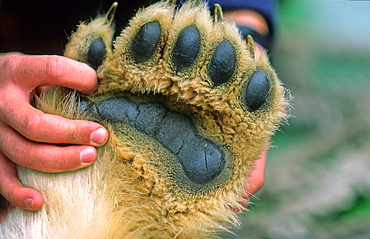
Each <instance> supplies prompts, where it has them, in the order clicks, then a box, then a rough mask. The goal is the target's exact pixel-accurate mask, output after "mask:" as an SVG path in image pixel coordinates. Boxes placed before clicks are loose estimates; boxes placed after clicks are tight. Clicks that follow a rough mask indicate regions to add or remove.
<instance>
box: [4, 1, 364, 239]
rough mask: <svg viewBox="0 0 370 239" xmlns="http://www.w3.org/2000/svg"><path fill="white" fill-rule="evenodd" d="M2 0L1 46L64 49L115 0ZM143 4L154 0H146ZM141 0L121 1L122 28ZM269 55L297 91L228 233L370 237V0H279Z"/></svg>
mask: <svg viewBox="0 0 370 239" xmlns="http://www.w3.org/2000/svg"><path fill="white" fill-rule="evenodd" d="M50 2H51V1H47V0H38V1H24V0H0V52H7V51H14V50H16V51H20V52H24V53H27V54H62V52H63V46H64V45H65V43H66V41H67V36H68V35H69V34H70V32H71V31H73V30H75V26H76V23H77V22H79V21H80V20H81V19H89V18H90V17H91V13H92V12H93V13H95V12H96V9H101V10H102V11H104V10H106V9H108V8H109V6H110V4H111V2H112V1H86V0H64V1H53V4H51V3H50ZM144 2H146V4H145V5H148V4H149V3H150V2H154V0H153V1H150V0H147V1H144ZM140 5H143V3H142V1H123V2H122V3H120V8H121V9H124V10H121V11H117V17H116V19H117V20H116V23H117V25H118V26H117V28H122V27H124V26H125V25H126V22H127V19H128V18H129V17H131V16H132V15H133V14H134V13H135V9H137V8H139V6H140ZM279 15H280V17H279V24H278V25H279V28H278V36H277V42H276V45H275V48H274V50H273V52H271V57H272V61H273V65H274V66H275V68H276V70H277V72H278V73H279V76H280V78H281V80H282V81H283V82H284V84H285V86H286V87H287V88H288V89H290V91H291V94H292V95H293V96H294V99H293V100H292V108H291V114H292V117H291V118H290V119H289V125H284V126H283V127H282V128H281V131H280V132H277V134H276V135H275V136H274V137H273V139H272V140H273V145H274V147H273V148H272V149H271V150H270V152H269V155H268V163H267V170H266V183H265V186H264V187H263V188H262V190H261V191H260V192H258V193H257V194H256V195H255V196H254V197H253V198H251V201H252V204H251V205H250V206H249V212H244V213H243V214H242V216H241V223H242V227H241V229H239V230H234V231H233V232H234V233H235V235H232V234H223V235H222V237H223V238H230V239H234V238H252V239H253V238H256V239H264V238H266V239H269V238H277V239H280V238H282V239H283V238H284V239H285V238H286V239H290V238H294V239H304V238H320V239H321V238H329V239H330V238H346V239H347V238H356V239H358V238H370V1H329V0H310V1H305V0H280V1H279Z"/></svg>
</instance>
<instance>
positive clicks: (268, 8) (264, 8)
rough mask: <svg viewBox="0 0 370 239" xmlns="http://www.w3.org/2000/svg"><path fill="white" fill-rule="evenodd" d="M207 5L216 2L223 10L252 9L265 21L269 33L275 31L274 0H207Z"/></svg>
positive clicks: (272, 33)
mask: <svg viewBox="0 0 370 239" xmlns="http://www.w3.org/2000/svg"><path fill="white" fill-rule="evenodd" d="M208 2H209V5H210V6H211V7H212V8H213V5H214V4H216V3H218V4H220V5H221V7H222V9H223V10H224V11H227V10H235V9H252V10H255V11H257V12H259V13H260V14H261V15H262V16H264V18H265V19H266V21H267V24H268V26H269V30H270V34H271V35H272V36H273V35H274V32H275V21H276V20H275V18H276V1H275V0H208Z"/></svg>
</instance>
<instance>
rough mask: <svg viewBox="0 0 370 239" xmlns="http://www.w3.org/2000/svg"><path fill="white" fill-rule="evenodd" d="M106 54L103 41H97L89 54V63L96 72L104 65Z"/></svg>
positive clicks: (93, 43)
mask: <svg viewBox="0 0 370 239" xmlns="http://www.w3.org/2000/svg"><path fill="white" fill-rule="evenodd" d="M106 54H107V51H106V47H105V43H104V41H103V39H102V38H98V39H95V40H94V41H93V42H92V43H91V45H90V48H89V50H88V52H87V63H88V64H89V65H90V67H92V68H93V69H95V70H96V69H98V67H99V66H100V65H101V64H102V63H103V61H104V59H105V56H106Z"/></svg>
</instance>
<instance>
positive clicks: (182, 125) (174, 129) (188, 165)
mask: <svg viewBox="0 0 370 239" xmlns="http://www.w3.org/2000/svg"><path fill="white" fill-rule="evenodd" d="M82 102H83V104H81V109H82V110H84V111H90V112H95V113H97V114H98V115H99V116H100V117H102V118H103V119H106V120H108V121H110V122H112V123H127V124H129V125H130V126H132V127H134V128H136V129H137V130H139V131H140V132H142V133H144V134H146V135H147V136H149V137H152V138H153V139H155V140H157V141H158V142H159V143H161V144H162V145H163V146H164V147H165V148H167V149H168V150H169V151H170V152H172V153H173V155H174V156H176V158H177V160H178V163H180V165H181V167H182V170H183V172H184V173H185V175H187V177H188V178H189V179H190V180H191V181H193V182H194V183H197V184H201V185H202V184H206V183H208V182H210V181H212V180H213V179H214V178H215V177H217V176H218V175H220V174H221V172H222V170H223V169H224V168H225V164H226V160H227V158H226V157H225V154H224V152H223V150H222V149H221V147H219V146H218V145H217V144H216V143H214V142H213V141H211V140H209V139H207V138H205V137H203V136H202V135H201V134H199V133H198V132H197V130H196V129H195V127H194V125H193V122H192V120H191V119H190V118H189V117H188V116H186V115H183V114H180V113H178V112H175V111H172V110H169V109H168V108H166V107H165V106H164V105H162V104H161V103H157V102H145V103H144V102H142V103H136V102H133V101H130V100H128V99H125V98H123V97H117V98H111V99H107V100H104V101H102V102H100V103H93V102H87V101H82Z"/></svg>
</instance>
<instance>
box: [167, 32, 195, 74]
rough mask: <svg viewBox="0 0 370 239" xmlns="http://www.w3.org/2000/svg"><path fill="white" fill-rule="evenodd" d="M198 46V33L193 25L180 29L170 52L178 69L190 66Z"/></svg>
mask: <svg viewBox="0 0 370 239" xmlns="http://www.w3.org/2000/svg"><path fill="white" fill-rule="evenodd" d="M199 48H200V34H199V31H198V29H197V27H196V26H195V25H191V26H188V27H186V28H185V29H184V30H182V31H181V33H180V35H179V37H178V38H177V41H176V43H175V46H174V49H173V52H172V62H173V63H174V65H175V67H176V68H177V70H178V71H182V70H183V69H185V68H187V67H190V66H191V65H192V64H193V63H194V61H195V59H196V58H197V55H198V52H199Z"/></svg>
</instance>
